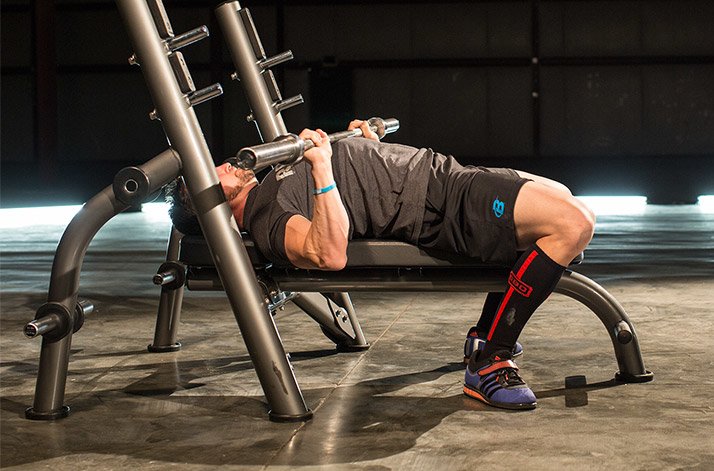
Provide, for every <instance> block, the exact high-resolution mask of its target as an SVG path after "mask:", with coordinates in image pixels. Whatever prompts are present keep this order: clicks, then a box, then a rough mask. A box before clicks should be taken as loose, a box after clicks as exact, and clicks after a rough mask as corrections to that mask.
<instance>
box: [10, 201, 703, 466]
mask: <svg viewBox="0 0 714 471" xmlns="http://www.w3.org/2000/svg"><path fill="white" fill-rule="evenodd" d="M63 229H64V225H62V224H54V225H44V226H29V227H15V228H6V229H0V236H1V240H0V250H1V251H2V252H1V255H2V258H1V259H0V263H1V273H0V277H1V282H2V295H1V298H0V302H1V303H2V304H1V307H2V314H1V315H0V348H1V350H0V355H1V357H0V374H1V377H0V380H1V385H0V399H1V403H0V414H1V416H0V422H1V427H2V435H1V437H0V439H1V442H0V447H1V448H0V452H1V454H0V456H1V458H0V459H1V460H2V461H1V463H0V464H1V466H2V467H3V468H4V467H8V468H10V467H12V468H13V469H40V468H52V469H72V470H75V469H90V468H91V469H133V468H137V467H141V468H142V469H162V470H163V469H166V468H168V467H174V468H176V469H212V468H217V467H221V468H226V469H264V468H271V469H273V468H301V469H303V468H304V469H370V470H381V469H425V470H435V469H474V468H481V469H507V468H516V469H519V468H520V469H536V470H540V469H543V470H552V469H643V470H644V469H647V470H650V469H687V470H705V469H714V438H713V437H714V421H713V406H712V404H713V403H714V393H713V392H712V390H713V388H714V380H712V376H711V372H712V371H713V370H714V360H713V359H714V308H712V301H713V300H714V294H713V293H714V235H713V234H714V214H712V213H711V212H707V211H703V210H702V209H701V208H699V207H697V206H679V207H677V206H674V207H648V208H647V210H646V211H645V212H644V213H642V214H631V215H610V216H601V217H600V218H599V223H598V227H597V236H596V238H595V240H594V241H593V244H592V246H591V248H590V249H589V250H588V252H586V262H585V263H584V264H583V265H582V266H580V267H579V268H578V271H581V272H583V273H585V274H587V275H588V276H591V277H592V278H594V279H595V280H596V281H598V282H600V283H601V284H602V285H603V286H605V287H606V288H607V289H608V290H609V291H610V292H611V293H613V294H614V295H615V296H616V297H617V298H618V300H619V301H620V302H621V303H622V305H623V306H624V307H625V309H626V310H627V312H628V314H629V316H630V319H631V320H632V321H633V323H634V325H635V326H636V328H637V333H638V336H639V341H640V345H641V348H642V353H643V357H644V360H645V364H646V366H647V368H648V369H649V370H652V371H653V372H654V373H655V380H654V382H651V383H645V384H627V385H624V384H616V383H615V382H613V380H612V379H613V374H614V372H615V370H616V369H617V366H616V363H615V358H614V355H613V352H612V346H611V344H610V340H609V338H608V335H607V333H606V332H605V330H604V328H603V326H602V324H600V322H599V320H598V319H597V318H596V316H594V315H593V314H592V313H590V312H589V311H587V310H586V309H585V308H584V307H582V306H581V305H579V304H577V303H576V302H575V301H572V300H570V299H569V298H565V297H562V296H557V295H556V296H553V297H551V299H550V300H549V301H548V302H547V303H546V304H545V305H544V306H543V307H542V308H541V310H539V311H538V312H537V313H536V315H535V316H534V317H533V319H532V321H531V323H530V324H529V325H528V326H527V327H526V329H525V331H524V333H523V335H522V337H521V340H522V342H523V344H524V346H525V354H524V356H523V357H522V358H521V359H519V360H518V363H519V365H520V366H521V369H522V373H523V376H524V377H525V379H526V380H527V381H528V382H529V384H530V386H531V387H532V389H533V390H534V391H535V392H536V395H537V396H538V403H539V407H538V409H536V410H535V411H531V412H507V411H503V410H498V409H493V408H490V407H488V406H485V405H483V404H481V403H478V402H475V401H473V400H471V399H468V398H466V397H465V396H463V394H462V393H461V381H462V377H463V373H462V366H461V364H460V360H461V348H462V342H463V340H462V339H463V335H464V334H465V332H466V330H467V329H468V327H469V326H470V325H471V322H472V321H474V320H475V318H476V316H477V311H478V310H479V308H480V304H481V302H482V300H483V297H484V295H483V294H473V295H472V294H440V293H401V294H391V293H374V294H372V293H361V294H359V293H358V294H355V295H353V300H354V302H355V305H356V308H357V312H358V314H359V316H360V319H361V321H362V326H363V328H364V331H365V334H366V336H367V338H368V340H369V341H370V342H371V343H372V347H371V349H370V350H368V351H366V352H361V353H340V354H336V353H335V351H334V349H333V348H332V344H331V343H330V342H329V341H328V340H327V339H326V338H325V337H324V336H323V335H322V334H321V333H320V331H319V329H318V328H317V326H316V324H314V323H313V322H312V321H311V320H310V319H309V318H308V317H307V316H306V315H304V314H302V312H301V311H299V310H297V309H296V308H294V307H288V308H287V309H285V311H283V312H280V313H279V314H278V316H277V317H276V321H277V324H278V327H279V329H280V333H281V336H282V338H283V340H284V343H285V347H286V349H287V350H288V351H289V352H291V355H292V360H293V364H294V367H295V370H296V374H297V377H298V381H299V384H300V386H301V388H302V391H303V394H304V395H305V399H306V401H307V403H308V405H309V406H310V407H311V408H312V409H313V410H314V411H315V417H314V419H313V420H312V421H310V422H307V423H298V424H276V423H272V422H269V421H268V420H267V416H266V410H267V408H266V404H265V402H264V399H263V396H262V390H261V389H260V385H259V384H258V380H257V377H256V376H255V373H254V371H253V370H252V367H251V364H250V361H249V359H248V356H247V354H246V350H245V346H244V345H243V342H242V340H241V337H240V334H239V331H238V328H237V325H236V323H235V320H234V318H233V315H232V313H231V312H230V309H229V307H228V303H227V301H226V300H225V298H224V297H223V295H222V294H221V293H195V292H187V294H186V298H185V301H184V311H183V314H182V322H181V326H180V340H181V342H182V343H183V345H184V347H183V349H182V350H181V351H180V352H176V353H166V354H151V353H148V352H147V351H146V345H147V344H148V343H150V342H151V339H152V336H153V328H154V322H155V313H156V306H157V302H158V289H157V288H156V287H154V286H153V285H152V284H151V277H152V275H153V273H155V270H156V268H157V267H158V265H159V264H160V263H161V262H162V260H163V257H164V247H165V239H166V236H167V234H168V225H167V222H166V219H165V217H164V216H160V217H156V216H151V215H147V214H143V213H131V214H124V215H120V216H118V217H117V218H115V220H114V221H112V222H111V223H110V224H109V225H107V227H105V228H104V229H103V230H102V231H100V233H99V235H98V236H97V238H96V239H95V241H94V242H93V243H92V245H91V246H90V249H89V251H88V254H87V256H86V259H85V264H84V269H83V275H82V283H81V290H80V297H81V298H84V299H89V300H91V301H93V302H94V304H95V305H96V310H95V313H94V314H93V315H92V316H91V317H90V318H88V320H87V322H86V323H85V326H84V328H83V329H82V330H81V331H80V332H79V333H77V334H76V335H75V336H74V338H73V346H72V351H73V355H72V358H71V361H70V366H69V379H68V382H67V393H66V402H67V404H69V405H70V406H71V407H72V414H71V415H70V416H69V417H68V418H66V419H64V420H60V421H57V422H34V421H28V420H25V419H24V414H23V411H24V409H25V408H26V407H27V406H28V405H30V404H31V403H32V395H33V392H34V384H35V375H36V370H37V361H38V353H39V349H40V341H39V340H28V339H26V338H24V337H23V335H22V327H23V325H24V324H25V323H26V322H27V321H28V320H31V319H32V318H33V316H34V313H35V310H36V308H37V307H38V306H39V305H41V304H42V303H43V302H44V301H45V297H46V291H47V285H48V281H49V272H50V266H51V261H52V257H53V254H54V249H55V246H56V243H57V240H58V239H59V236H60V235H61V233H62V231H63ZM576 375H584V376H585V377H586V378H587V386H585V387H583V388H577V389H570V388H568V389H566V388H565V387H564V381H565V378H566V377H571V376H576Z"/></svg>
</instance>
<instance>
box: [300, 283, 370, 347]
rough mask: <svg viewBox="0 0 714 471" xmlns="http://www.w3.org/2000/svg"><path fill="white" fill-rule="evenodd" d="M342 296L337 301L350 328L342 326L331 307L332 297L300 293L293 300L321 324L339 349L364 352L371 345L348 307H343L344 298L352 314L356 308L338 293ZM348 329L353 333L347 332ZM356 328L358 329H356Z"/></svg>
mask: <svg viewBox="0 0 714 471" xmlns="http://www.w3.org/2000/svg"><path fill="white" fill-rule="evenodd" d="M337 294H338V295H339V296H340V298H339V299H340V301H341V302H338V301H337V300H335V301H334V302H336V303H337V304H338V305H339V306H340V307H342V308H344V309H345V311H346V312H347V316H348V320H349V326H344V327H343V326H341V325H340V319H339V318H338V316H337V315H336V314H335V313H334V312H333V311H332V309H331V308H330V307H329V303H328V299H332V296H328V295H324V294H318V293H308V292H300V293H298V294H297V296H296V297H295V298H294V299H293V300H292V301H293V303H294V304H295V305H296V306H297V307H299V308H300V309H302V310H303V311H305V313H306V314H307V315H308V316H310V317H311V318H312V319H313V320H314V321H315V322H317V323H318V324H320V327H321V328H322V331H323V332H324V334H325V335H326V336H327V337H328V338H329V339H330V340H332V341H333V342H335V344H336V345H337V349H338V350H341V351H351V350H364V349H366V348H369V344H368V343H367V342H366V341H365V339H364V334H363V333H362V329H361V327H360V325H359V322H356V315H355V319H353V318H352V315H350V311H349V309H348V308H347V307H345V306H343V305H342V303H344V298H347V303H345V304H348V306H349V307H350V308H351V309H352V311H353V312H352V314H354V308H353V307H352V303H351V301H350V299H349V296H348V295H347V294H346V293H337ZM345 327H347V328H348V329H349V330H351V331H352V332H349V331H347V330H345ZM355 327H356V328H355Z"/></svg>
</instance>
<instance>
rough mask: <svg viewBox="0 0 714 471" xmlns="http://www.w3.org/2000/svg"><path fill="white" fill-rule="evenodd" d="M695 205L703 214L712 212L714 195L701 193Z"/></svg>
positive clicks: (713, 211) (713, 210)
mask: <svg viewBox="0 0 714 471" xmlns="http://www.w3.org/2000/svg"><path fill="white" fill-rule="evenodd" d="M697 207H699V212H701V213H704V214H714V195H702V196H700V197H699V198H698V201H697Z"/></svg>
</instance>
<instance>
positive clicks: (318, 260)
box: [305, 161, 349, 270]
mask: <svg viewBox="0 0 714 471" xmlns="http://www.w3.org/2000/svg"><path fill="white" fill-rule="evenodd" d="M312 177H313V180H314V181H315V188H316V189H321V188H326V187H329V186H330V185H332V184H333V183H334V182H335V180H334V176H333V174H332V165H331V163H330V162H329V161H328V162H325V163H324V164H320V165H313V167H312ZM313 198H315V207H314V211H313V216H312V224H311V226H310V230H309V231H308V233H307V237H306V239H305V253H306V254H308V256H309V258H310V259H311V260H313V262H314V263H315V264H316V265H317V266H318V267H319V268H323V269H332V270H339V269H341V268H343V267H344V265H345V263H346V262H347V237H348V233H349V219H348V218H347V211H346V210H345V207H344V205H343V204H342V199H341V198H340V192H339V189H338V188H334V189H332V190H329V191H327V192H325V193H321V194H317V195H315V196H313Z"/></svg>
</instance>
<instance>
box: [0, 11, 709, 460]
mask: <svg viewBox="0 0 714 471" xmlns="http://www.w3.org/2000/svg"><path fill="white" fill-rule="evenodd" d="M0 8H1V10H0V19H1V21H2V24H1V30H0V31H1V34H2V37H1V47H2V54H1V57H0V59H1V65H2V68H1V72H2V76H1V87H2V98H1V100H0V106H1V107H2V108H1V114H0V119H1V125H2V134H1V138H2V141H1V146H0V152H1V156H2V161H1V163H0V177H1V182H0V283H1V284H0V432H1V434H0V466H1V467H3V468H11V469H39V468H42V467H51V468H53V469H89V468H93V469H129V468H137V467H138V468H142V469H166V468H167V467H169V466H174V467H177V468H178V469H213V468H221V469H223V468H225V469H272V468H283V469H292V468H296V469H429V470H431V469H470V468H473V467H476V466H480V467H484V468H485V469H507V468H514V467H517V468H523V469H544V470H545V469H547V470H551V469H606V468H616V469H619V468H625V467H627V468H628V469H693V470H694V469H697V470H699V469H701V470H704V469H711V468H712V464H711V463H712V462H714V452H713V451H712V450H714V439H713V438H712V436H714V426H713V425H712V424H713V423H714V422H713V421H712V402H711V400H712V393H711V388H712V386H713V381H712V380H711V379H710V378H708V374H707V373H708V371H710V370H711V369H712V367H713V366H714V364H713V361H714V360H712V358H714V341H712V339H713V338H714V309H712V307H711V302H710V300H711V298H712V294H711V293H713V292H714V196H712V195H714V80H713V78H714V29H712V28H711V24H712V21H713V20H714V3H712V2H708V1H704V0H684V1H664V0H628V1H605V0H522V1H518V0H514V1H506V2H500V1H481V0H479V1H468V2H467V1H449V2H427V1H406V0H404V1H402V0H389V1H383V2H368V1H359V0H347V1H342V2H326V1H320V0H313V1H301V0H295V1H290V2H284V1H278V0H245V1H243V0H241V1H240V2H239V1H228V2H224V3H221V2H219V1H207V0H192V1H184V0H163V2H162V1H161V0H116V1H109V0H55V1H53V2H45V1H41V0H32V1H31V0H3V2H2V4H1V5H0ZM288 51H289V52H288ZM177 104H179V105H180V106H179V105H177ZM374 116H379V117H382V118H395V119H396V120H398V126H395V127H398V130H396V132H393V133H389V134H387V135H386V136H384V141H387V142H395V143H402V144H407V145H411V146H414V147H428V148H433V149H435V150H438V151H440V152H444V153H448V154H452V155H454V156H456V157H457V158H458V159H459V161H461V162H462V163H464V164H472V165H483V166H490V167H510V168H517V169H520V170H524V171H527V172H530V173H534V174H538V175H544V176H547V177H549V178H552V179H554V180H557V181H559V182H562V183H563V184H565V185H567V186H568V187H569V188H570V190H571V191H572V192H573V194H574V195H575V196H576V197H578V198H579V199H581V200H582V201H583V202H585V203H586V204H587V205H589V206H590V207H591V208H592V209H593V211H594V212H595V214H596V215H597V224H596V228H595V236H594V238H593V240H592V242H591V243H590V245H589V247H588V248H587V249H586V250H585V252H584V259H583V260H582V262H580V263H578V264H576V265H572V266H570V267H568V271H567V272H566V275H564V277H563V279H562V280H561V282H560V283H559V284H558V287H557V288H556V290H555V293H554V294H553V295H552V296H550V297H549V299H548V300H547V301H546V302H545V303H544V304H543V305H542V306H541V307H540V308H539V309H538V310H537V311H536V313H535V315H534V316H533V317H532V318H531V320H530V321H529V322H528V324H527V325H526V327H525V329H524V331H523V333H522V335H521V336H520V338H519V341H520V342H521V344H522V345H523V349H524V354H523V355H522V356H520V357H518V359H517V363H518V366H519V367H520V368H521V373H522V376H523V377H524V378H525V379H526V380H527V381H528V384H529V386H530V387H531V389H532V390H533V392H534V393H535V395H536V397H537V401H538V407H537V409H535V410H532V411H509V410H503V409H498V408H494V407H491V406H488V405H486V404H483V403H481V402H479V401H475V400H473V399H471V398H469V397H467V396H465V395H464V393H463V381H464V368H465V367H464V364H463V361H462V359H463V351H462V350H463V348H462V347H463V344H464V338H465V334H466V332H467V331H468V329H469V327H470V326H471V325H473V324H474V323H475V321H476V320H477V318H478V316H479V314H480V311H481V306H482V305H483V303H484V299H485V297H486V294H487V293H488V292H489V291H494V290H498V289H501V290H502V289H503V286H505V283H506V278H507V273H508V271H507V270H506V271H505V272H504V271H503V267H493V266H486V265H484V264H482V263H476V262H474V261H469V260H461V259H454V258H449V259H441V258H438V257H436V258H434V257H432V256H430V255H428V254H424V253H422V252H421V251H419V250H417V249H416V248H414V247H409V246H406V244H400V243H396V242H395V243H391V242H389V241H387V242H384V241H361V242H360V241H353V242H354V243H351V246H350V250H351V252H349V253H350V254H351V255H350V260H351V262H348V266H347V267H346V269H345V270H343V271H342V272H336V273H319V272H315V271H310V270H288V269H277V268H275V267H272V266H268V265H265V264H262V265H261V264H260V263H258V262H256V259H255V256H254V248H253V246H252V245H251V242H250V235H249V234H248V235H245V234H244V236H245V237H228V238H226V237H225V234H226V233H227V232H226V231H227V229H228V228H229V224H230V223H229V221H228V220H226V219H225V218H223V217H222V216H221V214H223V215H224V214H227V213H225V211H224V212H223V213H221V214H218V215H216V216H213V215H210V216H205V217H206V219H205V220H202V221H201V222H202V224H203V227H204V228H205V229H204V232H205V240H204V239H203V238H198V239H197V240H195V239H189V238H187V237H188V236H187V237H183V235H182V234H180V233H178V232H177V231H176V230H175V229H174V228H172V223H171V220H170V219H169V216H168V214H167V209H166V205H165V204H164V203H163V202H162V199H163V198H162V188H163V186H164V185H165V184H166V183H167V182H169V181H171V180H172V179H174V178H175V177H176V176H178V175H183V176H184V177H185V178H186V179H187V182H191V181H194V182H198V183H196V184H195V185H194V186H195V188H192V187H191V185H188V186H189V191H190V192H191V195H192V198H194V197H196V198H195V199H197V196H198V195H199V194H200V191H201V188H200V185H201V182H202V181H209V180H211V178H213V179H214V180H215V175H213V174H212V173H211V172H212V170H211V169H212V168H213V164H215V165H218V164H219V163H221V162H223V161H224V160H225V159H226V158H227V157H231V156H236V155H241V153H242V150H244V149H260V145H261V143H263V142H265V143H268V142H270V141H273V140H274V139H276V138H278V137H279V136H282V135H285V134H287V133H288V132H289V133H298V132H299V131H300V130H302V129H303V128H305V127H310V128H316V127H320V128H322V129H325V130H326V131H328V132H337V131H342V130H344V129H345V128H346V125H347V123H348V122H349V121H350V120H351V119H354V118H365V119H366V118H370V117H374ZM355 139H358V137H355ZM239 151H241V152H239ZM286 162H287V163H286ZM204 164H205V165H204ZM270 164H271V165H278V166H280V165H288V166H289V162H288V161H280V162H270ZM266 166H267V164H266ZM85 203H86V204H85ZM215 204H216V206H217V207H219V206H220V207H226V206H227V204H225V203H224V202H216V203H215ZM211 214H213V213H211ZM226 239H228V240H226ZM246 254H247V255H246ZM278 268H279V267H278ZM504 273H505V275H504ZM499 287H500V288H499Z"/></svg>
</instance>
